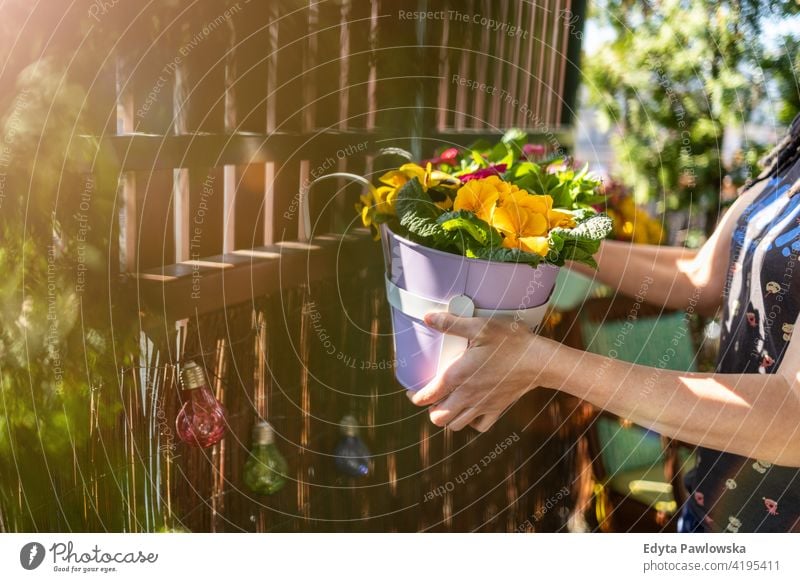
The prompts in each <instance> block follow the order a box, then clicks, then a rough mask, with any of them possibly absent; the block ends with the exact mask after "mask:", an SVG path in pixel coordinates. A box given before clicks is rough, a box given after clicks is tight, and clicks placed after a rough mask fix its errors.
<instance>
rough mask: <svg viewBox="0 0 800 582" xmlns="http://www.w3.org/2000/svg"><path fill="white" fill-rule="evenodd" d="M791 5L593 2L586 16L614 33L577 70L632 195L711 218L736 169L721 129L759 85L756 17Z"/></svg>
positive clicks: (707, 0) (780, 0)
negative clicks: (725, 152) (609, 132)
mask: <svg viewBox="0 0 800 582" xmlns="http://www.w3.org/2000/svg"><path fill="white" fill-rule="evenodd" d="M796 11H797V4H796V3H795V2H793V1H788V0H777V1H762V2H758V1H753V0H740V1H736V0H662V1H658V2H656V1H648V2H635V1H633V0H600V1H598V2H597V3H595V5H594V8H593V13H594V14H593V17H594V18H595V19H597V21H599V23H600V25H601V26H603V27H606V28H611V29H612V30H613V31H614V33H615V35H614V37H613V38H612V40H610V41H608V42H606V43H605V44H604V45H603V46H602V47H601V48H600V50H598V51H597V52H595V53H594V54H590V55H587V56H586V59H585V61H584V62H585V68H584V70H585V75H586V79H585V80H586V84H587V86H588V90H589V95H590V100H591V103H592V104H593V105H595V106H597V107H598V109H599V111H600V113H601V116H602V117H603V118H604V120H605V122H606V123H607V124H608V126H611V127H615V128H616V129H617V131H616V132H614V137H613V138H612V146H613V148H614V151H615V154H616V156H617V160H618V163H619V170H620V174H621V177H622V179H623V180H624V181H626V182H627V183H628V184H629V185H630V186H632V187H633V188H634V190H635V193H636V198H637V200H638V201H640V202H643V201H645V200H660V201H663V202H664V208H665V209H667V210H674V209H679V208H686V207H688V206H689V205H692V206H693V208H694V209H695V210H696V209H698V207H699V208H700V209H702V210H704V211H705V212H706V214H707V220H706V227H707V229H708V230H710V229H712V228H713V227H714V224H715V222H716V217H717V214H718V211H719V196H720V191H721V189H722V186H723V180H724V178H725V176H726V175H727V174H734V175H736V172H735V170H736V169H735V168H725V167H723V164H722V161H721V153H722V142H723V134H724V131H725V129H726V128H730V127H735V126H741V125H743V124H744V123H746V122H747V121H748V119H750V117H751V115H752V112H753V110H754V108H755V107H756V106H757V105H758V103H759V101H760V100H762V99H763V98H764V96H765V94H766V88H765V85H766V83H765V74H768V72H767V73H765V69H763V68H762V67H763V65H764V64H765V63H767V60H766V59H765V56H764V52H765V51H764V39H763V35H762V34H761V32H762V31H761V26H762V23H763V22H764V21H765V19H773V21H774V19H776V18H781V17H783V16H786V15H788V14H791V13H793V12H796ZM789 73H790V72H789V71H787V74H789ZM795 93H796V89H795ZM738 159H739V160H745V161H747V162H750V161H751V160H753V159H754V157H753V156H747V155H744V156H738ZM747 170H749V168H745V171H744V172H742V171H741V169H739V171H738V174H739V175H745V176H746V175H747V174H748V173H749V172H748V171H747Z"/></svg>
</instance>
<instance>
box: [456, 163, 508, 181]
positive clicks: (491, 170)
mask: <svg viewBox="0 0 800 582" xmlns="http://www.w3.org/2000/svg"><path fill="white" fill-rule="evenodd" d="M505 171H506V165H505V164H496V165H494V166H489V167H488V168H481V169H480V170H475V171H474V172H471V173H469V174H463V175H461V176H459V178H460V179H461V181H462V182H469V181H470V180H480V179H482V178H488V177H489V176H498V177H499V176H500V175H501V174H502V173H503V172H505Z"/></svg>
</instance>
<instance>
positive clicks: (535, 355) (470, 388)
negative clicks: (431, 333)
mask: <svg viewBox="0 0 800 582" xmlns="http://www.w3.org/2000/svg"><path fill="white" fill-rule="evenodd" d="M425 323H426V324H427V325H428V326H429V327H432V328H433V329H436V330H438V331H441V332H443V333H449V334H454V335H457V336H461V337H465V338H467V339H468V340H469V347H468V348H467V350H466V351H465V352H464V354H463V355H462V356H461V357H460V358H459V359H458V360H456V361H455V362H454V363H453V364H452V365H451V366H450V367H449V368H447V370H445V371H444V373H443V374H441V375H440V376H437V377H436V378H435V379H434V380H433V381H432V382H431V383H430V384H428V385H427V386H425V387H424V388H422V389H420V390H419V391H418V392H409V393H408V396H409V398H410V399H411V402H413V403H414V404H416V405H417V406H429V405H430V409H429V412H430V418H431V422H433V423H434V424H435V425H437V426H445V425H447V427H448V428H451V429H453V430H461V429H462V428H464V427H465V426H467V425H472V426H473V427H474V428H476V429H477V430H479V431H481V432H483V431H486V430H488V429H489V428H490V427H491V426H492V425H493V424H494V423H495V422H496V421H497V419H498V418H499V417H500V415H501V414H503V412H505V410H506V409H507V408H508V407H509V406H511V405H512V404H514V402H516V401H517V400H518V399H519V398H520V397H521V396H522V395H523V394H525V393H526V392H527V391H529V390H531V389H533V388H534V387H535V386H538V385H548V383H549V384H550V385H553V379H551V378H548V377H546V375H545V374H544V372H543V371H544V370H547V369H548V368H549V366H548V364H549V363H551V358H552V355H553V346H557V345H558V344H556V343H555V342H551V341H549V340H546V339H543V338H541V337H538V336H536V335H535V334H533V333H531V332H530V331H529V330H528V329H527V328H526V327H525V326H524V325H521V324H519V323H517V322H514V321H512V320H508V319H506V320H501V319H486V318H480V317H458V316H455V315H451V314H448V313H429V314H428V315H426V316H425Z"/></svg>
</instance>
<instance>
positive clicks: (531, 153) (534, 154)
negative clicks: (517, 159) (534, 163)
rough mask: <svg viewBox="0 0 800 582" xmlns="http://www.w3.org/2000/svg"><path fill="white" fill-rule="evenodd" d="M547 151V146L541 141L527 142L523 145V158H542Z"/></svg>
mask: <svg viewBox="0 0 800 582" xmlns="http://www.w3.org/2000/svg"><path fill="white" fill-rule="evenodd" d="M545 151H547V148H545V147H544V146H543V145H542V144H540V143H526V144H525V145H524V146H522V159H524V158H541V157H542V156H544V153H545Z"/></svg>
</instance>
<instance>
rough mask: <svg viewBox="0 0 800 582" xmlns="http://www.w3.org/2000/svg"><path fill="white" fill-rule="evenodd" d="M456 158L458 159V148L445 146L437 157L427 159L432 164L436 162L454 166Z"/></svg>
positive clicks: (436, 163)
mask: <svg viewBox="0 0 800 582" xmlns="http://www.w3.org/2000/svg"><path fill="white" fill-rule="evenodd" d="M457 159H458V148H447V149H446V150H444V151H443V152H442V153H441V154H439V155H438V156H437V157H435V158H433V159H431V160H428V161H429V162H430V163H431V164H433V165H434V166H436V165H438V164H447V165H448V166H454V165H455V164H456V160H457Z"/></svg>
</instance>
